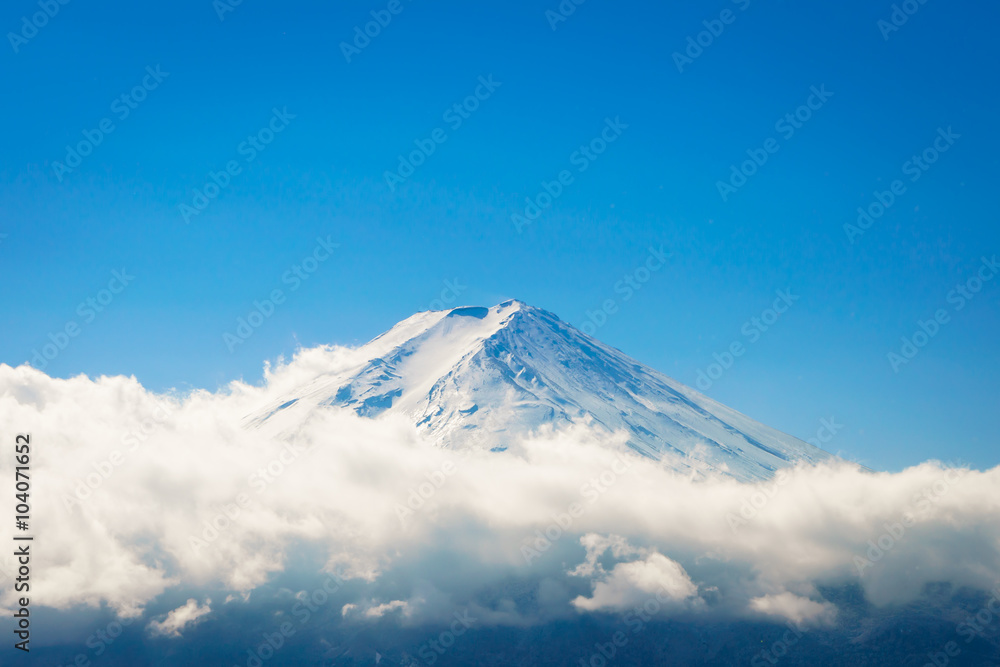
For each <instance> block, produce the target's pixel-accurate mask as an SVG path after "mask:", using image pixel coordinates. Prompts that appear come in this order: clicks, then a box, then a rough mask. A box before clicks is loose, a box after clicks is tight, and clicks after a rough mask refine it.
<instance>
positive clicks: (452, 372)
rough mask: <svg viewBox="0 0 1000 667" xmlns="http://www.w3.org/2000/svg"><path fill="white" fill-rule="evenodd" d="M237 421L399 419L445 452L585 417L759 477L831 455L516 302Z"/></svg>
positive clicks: (460, 320)
mask: <svg viewBox="0 0 1000 667" xmlns="http://www.w3.org/2000/svg"><path fill="white" fill-rule="evenodd" d="M361 351H362V352H363V353H364V354H363V358H364V359H366V360H367V361H365V362H364V363H362V364H359V365H357V366H355V367H354V368H350V369H348V370H342V371H339V372H336V373H328V374H323V375H320V376H319V377H317V378H315V379H314V380H313V381H311V382H310V383H308V384H307V385H305V386H303V387H300V388H299V389H298V390H296V391H294V392H292V393H291V394H289V395H287V396H285V397H283V399H282V400H280V401H279V402H277V403H276V404H275V405H273V406H270V407H269V408H268V409H266V410H264V411H262V412H261V413H259V414H257V415H252V416H251V417H249V418H248V420H247V426H249V427H251V428H254V427H261V426H263V425H265V424H270V423H274V422H278V423H280V424H288V423H289V420H292V421H293V422H298V421H299V420H300V419H304V417H305V416H306V415H308V414H309V413H310V412H311V411H313V410H317V409H329V408H339V409H349V410H353V411H355V412H356V413H357V414H358V415H361V416H363V417H369V418H378V417H379V415H382V414H385V413H394V414H402V415H405V416H406V417H408V418H409V419H411V420H412V421H413V423H414V424H415V425H416V427H417V428H418V429H419V430H420V431H422V432H423V433H424V434H425V435H426V436H428V437H429V438H430V439H431V440H432V441H435V442H437V443H438V444H439V445H441V446H444V447H455V448H465V447H475V448H485V449H491V450H495V451H499V450H503V449H505V448H506V446H507V444H508V443H510V442H511V441H512V440H513V439H516V438H517V437H519V436H523V435H526V434H528V433H530V432H532V431H534V430H535V429H537V428H539V427H541V426H543V425H554V426H556V427H558V426H560V425H569V424H571V423H575V422H582V421H585V420H588V421H589V422H590V424H591V425H592V426H595V427H598V428H603V429H606V430H607V431H609V432H624V433H626V434H627V437H628V444H629V446H630V447H632V448H633V449H635V450H636V451H637V452H639V453H641V454H643V455H646V456H649V457H651V458H654V459H657V460H662V461H663V462H664V464H665V465H668V466H670V467H673V468H676V469H677V470H679V471H685V472H691V471H709V470H711V471H716V472H722V473H725V474H728V475H731V476H733V477H736V478H737V479H741V480H746V481H751V480H760V479H767V478H769V477H771V476H772V475H773V474H774V472H775V471H776V470H777V469H779V468H782V467H786V466H790V465H793V464H795V463H796V462H798V461H805V462H810V463H815V462H819V461H822V460H825V459H829V458H831V456H830V455H829V454H827V453H826V452H824V451H823V450H821V449H818V448H816V447H814V446H812V445H810V444H807V443H805V442H802V441H801V440H798V439H796V438H793V437H791V436H788V435H785V434H784V433H781V432H779V431H777V430H775V429H773V428H770V427H768V426H765V425H763V424H760V423H758V422H756V421H754V420H752V419H750V418H748V417H746V416H744V415H742V414H740V413H739V412H736V411H735V410H732V409H730V408H727V407H726V406H724V405H721V404H720V403H717V402H716V401H713V400H712V399H710V398H708V397H707V396H704V395H703V394H701V393H699V392H697V391H695V390H694V389H691V388H690V387H687V386H685V385H683V384H680V383H679V382H676V381H674V380H672V379H670V378H668V377H667V376H665V375H663V374H662V373H659V372H657V371H655V370H653V369H651V368H648V367H647V366H644V365H642V364H640V363H639V362H637V361H636V360H634V359H631V358H630V357H628V356H626V355H625V354H623V353H622V352H620V351H618V350H616V349H614V348H612V347H609V346H607V345H604V344H603V343H601V342H600V341H598V340H596V339H594V338H592V337H590V336H588V335H587V334H584V333H583V332H581V331H579V330H577V329H575V328H574V327H572V326H570V325H569V324H566V323H565V322H562V321H561V320H560V319H559V318H558V317H556V316H555V315H553V314H551V313H549V312H546V311H544V310H541V309H539V308H534V307H532V306H529V305H527V304H525V303H522V302H520V301H516V300H511V301H505V302H503V303H501V304H499V305H497V306H494V307H492V308H484V307H463V308H454V309H452V310H442V311H424V312H420V313H417V314H416V315H413V316H412V317H409V318H407V319H405V320H403V321H402V322H400V323H399V324H397V325H396V326H394V327H393V328H392V329H390V330H389V331H387V332H386V333H384V334H382V335H381V336H379V337H377V338H375V339H374V340H372V341H371V342H369V343H368V344H367V345H365V346H364V347H363V348H361Z"/></svg>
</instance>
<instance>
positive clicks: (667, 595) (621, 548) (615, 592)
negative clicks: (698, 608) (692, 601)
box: [570, 534, 698, 611]
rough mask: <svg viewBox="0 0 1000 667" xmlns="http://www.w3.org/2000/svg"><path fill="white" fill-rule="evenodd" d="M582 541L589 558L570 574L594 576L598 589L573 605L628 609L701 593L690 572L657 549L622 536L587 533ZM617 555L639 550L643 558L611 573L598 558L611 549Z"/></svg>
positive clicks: (597, 609)
mask: <svg viewBox="0 0 1000 667" xmlns="http://www.w3.org/2000/svg"><path fill="white" fill-rule="evenodd" d="M580 542H581V543H582V544H583V545H584V546H585V547H586V548H587V559H586V561H585V562H584V563H583V564H581V565H580V566H578V567H577V568H575V569H574V570H573V571H572V572H571V573H570V574H576V575H583V576H588V575H589V576H594V577H595V582H594V592H593V595H591V596H590V597H584V596H582V595H581V596H579V597H577V598H576V599H575V600H573V606H574V607H576V608H577V609H581V610H584V611H624V610H627V609H631V608H634V607H637V606H641V605H642V604H643V603H645V601H647V600H649V599H650V598H655V599H656V600H657V602H659V603H660V604H664V603H669V602H674V601H681V600H686V599H688V598H691V597H694V596H695V595H696V594H697V593H698V587H697V586H695V585H694V583H693V582H692V581H691V578H690V577H688V575H687V572H685V571H684V568H683V567H681V565H680V564H679V563H676V562H674V561H672V560H670V559H669V558H667V557H666V556H664V555H663V554H661V553H659V552H657V551H652V552H650V551H648V550H645V549H643V550H636V549H633V548H631V547H630V546H629V545H628V543H627V542H625V540H624V539H622V538H621V537H619V536H617V535H616V536H610V537H608V538H602V537H601V536H599V535H593V534H591V535H584V536H583V537H582V538H581V539H580ZM609 549H610V550H611V552H612V554H613V555H614V556H616V557H622V556H628V555H631V554H633V553H636V552H638V553H639V554H640V555H641V556H642V558H640V559H638V560H633V561H629V562H624V563H616V564H615V566H614V567H613V568H612V570H611V571H610V572H605V570H604V567H603V566H602V565H601V564H600V563H598V562H597V559H598V558H599V557H600V556H601V555H602V554H603V553H604V552H605V551H607V550H609Z"/></svg>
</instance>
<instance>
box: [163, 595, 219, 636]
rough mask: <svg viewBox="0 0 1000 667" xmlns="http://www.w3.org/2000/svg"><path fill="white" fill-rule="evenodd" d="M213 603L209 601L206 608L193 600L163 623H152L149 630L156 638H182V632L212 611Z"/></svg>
mask: <svg viewBox="0 0 1000 667" xmlns="http://www.w3.org/2000/svg"><path fill="white" fill-rule="evenodd" d="M211 604H212V601H211V600H207V601H206V602H205V604H204V606H202V605H199V604H198V601H197V600H195V599H194V598H191V599H189V600H188V601H187V603H186V604H185V605H184V606H183V607H178V608H177V609H174V610H173V611H171V612H170V613H168V614H167V617H166V618H165V619H163V620H162V621H151V622H150V623H149V625H148V626H147V628H148V629H149V634H151V635H153V636H154V637H174V638H176V637H180V636H181V631H182V630H184V628H186V627H187V626H189V625H194V624H195V623H197V622H198V619H200V618H201V617H203V616H205V615H206V614H208V613H209V612H211V611H212V607H211Z"/></svg>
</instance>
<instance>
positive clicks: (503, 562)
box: [0, 347, 1000, 637]
mask: <svg viewBox="0 0 1000 667" xmlns="http://www.w3.org/2000/svg"><path fill="white" fill-rule="evenodd" d="M353 354H354V352H353V351H352V350H350V349H346V348H336V347H320V348H315V349H311V350H303V351H301V352H300V353H299V354H297V355H296V357H295V358H294V359H293V360H291V361H289V362H287V363H285V362H280V363H278V364H277V365H276V366H275V367H273V368H271V367H268V368H267V369H266V371H265V381H264V382H263V383H262V385H261V386H251V385H248V384H245V383H242V382H236V383H232V384H230V385H229V386H227V387H225V388H224V389H223V390H221V391H219V392H207V391H195V392H192V393H190V394H187V395H183V396H182V395H179V394H162V395H158V394H154V393H152V392H149V391H147V390H146V389H144V388H143V387H142V386H141V385H140V384H139V383H138V382H137V381H136V380H135V379H134V378H126V377H100V378H97V379H90V378H87V377H83V376H81V377H76V378H71V379H66V380H63V379H54V378H51V377H49V376H48V375H46V374H44V373H42V372H40V371H37V370H34V369H32V368H30V367H28V366H20V367H17V368H12V367H10V366H6V365H0V423H2V424H4V425H5V427H6V431H7V433H8V436H5V437H10V438H11V439H13V434H14V433H30V434H31V437H32V443H33V450H32V451H33V461H32V466H33V467H32V472H33V476H34V479H35V480H36V481H35V482H34V487H33V496H32V502H33V510H32V511H33V514H34V525H33V530H34V532H35V533H36V534H37V535H39V536H44V549H38V552H37V555H36V556H35V557H34V558H35V560H34V561H33V567H34V569H33V580H32V592H33V594H34V595H35V598H36V600H37V601H38V602H39V603H40V604H45V605H48V606H51V607H55V608H57V609H64V610H66V609H77V610H79V609H94V610H97V609H98V608H100V607H101V606H104V605H106V606H107V607H110V608H111V609H113V610H114V611H115V612H116V613H117V614H118V615H120V616H122V617H129V618H131V617H137V616H139V615H141V614H143V613H144V610H145V609H146V608H147V607H148V606H149V605H150V604H151V603H152V602H153V601H155V600H158V599H163V597H164V596H166V595H171V594H175V595H176V594H181V595H183V596H184V597H181V598H180V599H181V600H183V599H185V598H187V597H190V599H188V601H187V603H186V604H184V605H183V606H181V607H179V608H176V609H174V610H173V611H171V612H170V613H169V614H168V615H167V616H166V617H165V618H162V619H160V620H153V621H151V624H150V625H149V626H148V627H149V630H150V632H151V633H155V634H158V635H160V636H165V637H176V636H180V635H182V634H183V632H184V630H185V628H187V627H190V625H191V624H194V623H200V624H201V623H205V622H206V620H210V619H211V617H212V615H211V610H210V603H209V602H207V601H206V602H205V604H204V605H202V604H200V603H199V602H198V600H207V599H208V598H209V597H214V596H220V597H222V598H225V599H227V604H242V603H243V601H244V600H246V599H247V598H248V596H250V595H252V594H253V592H254V591H255V590H258V589H259V588H260V587H261V586H263V585H265V584H267V583H268V582H269V581H272V580H273V579H274V578H275V577H276V576H277V575H279V574H281V573H287V572H288V571H289V570H290V569H292V568H295V567H304V566H302V565H301V562H300V561H301V559H298V560H297V558H296V557H297V555H300V554H302V553H304V552H308V553H314V554H318V555H319V565H317V566H315V567H316V568H318V569H319V568H321V569H322V570H324V571H325V572H330V573H336V574H337V575H338V576H339V577H341V578H342V579H343V580H345V581H348V582H352V584H353V587H352V588H350V590H351V591H352V592H351V595H352V596H353V597H352V599H350V600H349V601H348V602H347V604H346V605H345V606H344V608H343V610H342V614H343V616H344V617H345V618H352V619H361V620H364V619H395V620H396V621H398V622H399V623H401V624H410V625H412V624H420V623H429V622H436V621H442V620H443V621H447V620H448V619H450V618H451V617H452V615H453V614H454V613H455V609H458V608H465V609H472V610H473V613H474V614H475V615H476V616H477V618H478V619H479V622H480V623H482V624H486V625H511V626H527V625H532V624H538V623H544V622H547V621H550V620H553V619H567V618H574V617H578V616H579V615H581V614H594V613H618V612H622V611H625V610H628V609H633V608H637V607H641V606H642V605H643V604H645V603H647V602H648V601H650V600H654V599H655V600H656V601H657V603H656V608H657V613H658V614H659V615H661V616H664V617H685V618H692V617H693V618H697V617H705V618H719V617H725V618H738V619H765V620H777V621H781V622H784V621H792V622H794V623H796V624H801V625H829V624H832V623H835V622H836V619H837V612H838V610H837V607H836V605H835V604H834V603H832V602H830V601H828V600H825V599H824V598H823V596H822V594H821V593H820V590H821V589H822V588H823V587H825V586H831V585H840V584H851V583H857V584H860V586H861V587H862V589H863V591H864V594H865V596H866V598H867V599H868V600H869V601H870V602H871V603H872V604H874V605H878V606H884V605H891V604H902V603H906V602H909V601H912V600H915V599H917V598H918V597H919V596H920V595H921V593H922V591H923V590H924V588H925V586H926V585H927V584H934V583H939V582H947V583H949V584H952V585H953V586H956V587H970V588H976V589H981V590H989V589H991V588H992V587H993V585H994V584H995V582H996V581H998V580H1000V497H998V496H997V493H996V489H997V488H1000V468H995V469H992V470H988V471H974V470H968V469H963V468H954V467H949V466H946V465H944V464H941V463H937V462H928V463H925V464H922V465H919V466H915V467H912V468H909V469H907V470H904V471H902V472H900V473H895V474H889V473H872V472H867V471H863V470H861V469H859V468H857V467H856V466H853V465H850V464H846V463H845V464H840V465H833V466H822V467H800V468H795V469H791V470H787V471H783V472H781V473H780V474H779V475H778V476H777V477H776V478H775V479H774V480H772V481H770V482H768V483H764V484H757V485H748V484H742V483H738V482H736V481H733V480H729V479H725V478H721V477H720V478H709V479H707V480H705V479H701V480H698V481H694V480H691V479H689V478H686V477H684V476H681V475H678V474H676V473H674V472H671V471H670V470H667V469H665V468H664V467H663V465H662V464H660V463H657V462H655V461H651V460H649V459H645V458H641V457H639V456H636V455H634V454H632V453H631V452H629V451H628V450H627V448H625V447H624V445H623V443H624V438H623V437H615V436H607V435H604V434H601V433H598V432H596V431H595V430H594V429H591V428H588V427H587V425H586V424H581V425H576V426H573V427H571V428H568V429H564V430H560V431H547V432H542V433H539V434H537V435H536V436H534V437H531V438H528V439H525V440H523V441H520V442H516V443H512V444H511V446H510V448H509V449H508V450H507V451H505V452H476V451H450V450H444V449H440V448H436V447H433V446H431V445H430V444H428V443H427V442H424V441H422V440H421V439H420V437H419V435H418V434H417V432H416V430H415V429H414V427H413V426H412V425H411V424H409V423H406V422H405V421H404V420H401V419H398V418H385V419H378V420H372V419H364V418H360V417H357V416H356V415H354V414H351V413H345V412H342V411H338V410H333V409H331V410H330V411H328V412H326V413H317V414H315V415H313V416H312V417H310V418H309V419H308V420H307V421H306V422H305V423H301V424H297V425H295V426H294V428H284V429H283V430H280V431H274V432H270V431H264V430H253V429H248V428H245V427H244V426H243V420H244V418H245V417H246V416H247V415H249V414H252V413H254V412H256V411H258V410H260V409H261V407H262V406H265V405H269V404H272V403H273V402H274V401H275V400H276V399H277V398H278V397H280V396H281V395H282V394H283V393H284V392H286V391H288V390H289V389H291V388H293V387H296V386H299V385H301V384H303V383H305V382H307V381H309V380H311V379H312V378H314V377H316V376H317V375H318V374H320V373H323V372H327V371H330V370H333V369H335V368H338V367H341V366H344V365H347V364H349V363H351V362H352V361H353V357H352V355H353ZM12 466H13V460H12V458H11V457H5V458H4V459H2V460H0V476H3V478H4V479H12V474H13V473H12ZM10 531H11V527H9V526H7V525H6V523H4V526H3V528H2V530H0V539H10V537H11V535H10ZM12 565H13V564H12V563H11V562H10V561H9V560H6V561H5V560H3V559H2V558H0V570H2V571H3V573H5V574H6V575H7V576H10V575H11V574H12V573H13V570H12ZM313 574H317V573H316V572H313ZM515 584H516V585H515ZM180 591H183V593H179V592H180ZM516 591H522V593H523V592H524V591H531V592H532V593H531V594H530V595H528V594H517V593H516ZM14 602H15V601H14V597H13V591H12V590H11V588H10V587H7V586H5V587H4V588H3V592H2V597H0V605H3V606H4V607H5V608H12V607H13V606H14Z"/></svg>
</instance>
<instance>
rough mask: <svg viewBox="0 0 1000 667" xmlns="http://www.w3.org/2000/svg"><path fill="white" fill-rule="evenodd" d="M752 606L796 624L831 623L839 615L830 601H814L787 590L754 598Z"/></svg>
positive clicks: (768, 614)
mask: <svg viewBox="0 0 1000 667" xmlns="http://www.w3.org/2000/svg"><path fill="white" fill-rule="evenodd" d="M750 608H751V609H753V610H754V611H757V612H760V613H761V614H763V615H765V616H771V617H775V618H778V619H781V620H783V621H791V622H792V623H794V624H795V625H811V624H818V625H830V624H832V623H833V622H834V621H835V620H836V617H837V608H836V607H834V606H833V605H832V604H830V603H829V602H814V601H813V600H810V599H809V598H804V597H800V596H798V595H795V594H793V593H789V592H787V591H786V592H784V593H779V594H777V595H763V596H761V597H759V598H754V599H752V600H750Z"/></svg>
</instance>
